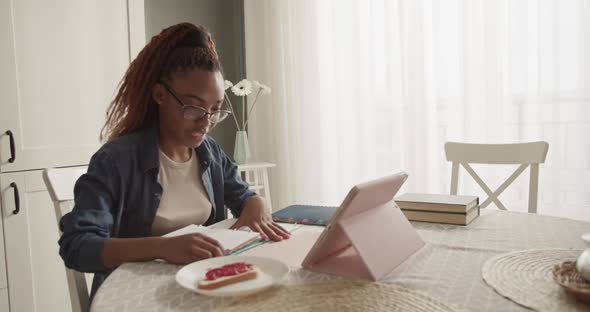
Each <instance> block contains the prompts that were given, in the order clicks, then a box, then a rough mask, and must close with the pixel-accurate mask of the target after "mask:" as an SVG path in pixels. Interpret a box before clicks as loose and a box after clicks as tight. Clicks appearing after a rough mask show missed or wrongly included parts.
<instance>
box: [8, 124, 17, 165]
mask: <svg viewBox="0 0 590 312" xmlns="http://www.w3.org/2000/svg"><path fill="white" fill-rule="evenodd" d="M6 134H7V135H8V137H9V138H10V158H8V162H9V163H13V162H14V161H15V160H16V148H15V147H14V134H12V131H10V130H8V131H6Z"/></svg>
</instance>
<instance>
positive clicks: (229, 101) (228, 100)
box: [224, 93, 240, 131]
mask: <svg viewBox="0 0 590 312" xmlns="http://www.w3.org/2000/svg"><path fill="white" fill-rule="evenodd" d="M224 95H225V99H226V100H227V103H228V104H229V110H230V111H231V115H232V116H233V117H234V121H235V122H236V128H238V131H239V130H240V124H239V123H238V118H237V117H236V112H235V110H234V107H233V105H232V104H231V100H230V99H229V95H227V93H224Z"/></svg>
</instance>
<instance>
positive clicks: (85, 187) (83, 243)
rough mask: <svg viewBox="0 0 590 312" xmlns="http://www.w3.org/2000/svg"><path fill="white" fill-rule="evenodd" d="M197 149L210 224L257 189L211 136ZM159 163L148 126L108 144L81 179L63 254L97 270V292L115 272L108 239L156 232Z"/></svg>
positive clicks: (63, 223) (64, 227)
mask: <svg viewBox="0 0 590 312" xmlns="http://www.w3.org/2000/svg"><path fill="white" fill-rule="evenodd" d="M195 151H196V154H197V156H198V158H199V161H200V164H201V168H202V180H203V185H204V187H205V190H206V191H207V194H208V196H209V200H210V202H211V204H212V211H211V215H210V216H209V219H208V220H207V222H206V223H205V225H208V224H212V223H215V222H219V221H221V220H224V219H226V218H227V215H226V210H225V206H227V207H228V208H229V209H230V210H231V212H232V214H233V215H234V216H236V217H238V216H240V214H241V212H242V209H243V207H244V204H245V202H246V199H247V198H248V197H250V196H253V195H255V193H254V192H252V191H251V190H249V189H248V184H247V183H246V182H244V181H243V180H242V179H241V178H240V175H239V174H238V172H237V167H236V165H235V164H234V163H233V162H232V161H231V160H230V159H229V158H228V156H227V155H226V154H225V153H224V152H223V151H222V150H221V147H220V146H219V145H218V144H217V143H216V142H215V141H214V140H213V139H212V138H210V137H206V139H205V140H204V142H203V143H202V144H201V145H200V146H199V147H197V148H196V149H195ZM159 164H160V160H159V133H158V128H147V129H143V130H139V131H137V132H134V133H131V134H128V135H124V136H122V137H120V138H117V139H115V140H113V141H111V142H108V143H106V144H105V145H103V146H102V147H101V148H100V149H99V150H98V151H97V152H96V153H95V154H94V155H93V156H92V159H91V160H90V164H89V165H88V172H87V173H86V174H84V175H82V176H81V177H80V178H79V179H78V181H77V182H76V185H75V187H74V200H75V205H74V208H73V210H72V211H71V212H70V213H68V214H66V215H64V216H63V217H62V218H61V220H60V230H61V231H62V232H63V234H62V236H61V238H60V239H59V246H60V249H59V254H60V255H61V257H62V258H63V260H64V262H65V265H66V266H67V267H68V268H71V269H74V270H77V271H81V272H92V273H95V275H94V281H93V283H92V292H91V294H92V296H93V295H94V293H95V291H96V290H97V289H98V287H99V286H100V284H101V283H102V281H103V280H104V278H106V276H107V275H108V274H109V273H110V271H111V270H109V269H108V268H106V267H105V266H104V265H103V264H102V261H101V253H102V249H103V247H104V244H105V242H106V241H107V240H109V239H110V238H111V237H118V238H132V237H147V236H151V227H152V223H153V222H154V218H155V215H156V210H157V209H158V206H159V201H160V198H161V196H162V191H163V190H162V186H161V185H160V183H159ZM195 174H199V173H198V172H195ZM195 191H196V190H195Z"/></svg>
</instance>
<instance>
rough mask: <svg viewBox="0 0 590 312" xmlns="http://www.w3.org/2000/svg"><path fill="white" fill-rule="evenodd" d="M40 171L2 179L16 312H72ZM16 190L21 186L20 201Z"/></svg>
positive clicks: (11, 291)
mask: <svg viewBox="0 0 590 312" xmlns="http://www.w3.org/2000/svg"><path fill="white" fill-rule="evenodd" d="M41 172H42V171H41V170H36V171H27V172H11V173H2V174H0V187H1V190H2V217H3V219H4V234H5V236H6V238H7V239H6V240H5V244H6V246H5V249H6V265H7V267H8V272H7V273H8V285H9V287H10V288H9V298H10V307H11V310H12V311H69V310H71V304H70V299H69V292H68V287H67V281H66V275H65V268H64V265H63V261H62V260H61V258H60V256H59V246H58V244H57V240H58V238H59V234H58V233H59V231H58V227H57V222H56V218H55V212H54V209H53V204H52V202H51V198H49V193H47V191H46V188H45V185H44V183H43V178H42V176H41ZM12 183H14V184H12ZM11 185H15V186H16V187H18V199H17V197H16V193H15V191H14V190H15V188H14V187H11ZM17 202H18V203H19V207H18V209H17V205H16V204H17Z"/></svg>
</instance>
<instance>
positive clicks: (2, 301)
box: [0, 288, 10, 312]
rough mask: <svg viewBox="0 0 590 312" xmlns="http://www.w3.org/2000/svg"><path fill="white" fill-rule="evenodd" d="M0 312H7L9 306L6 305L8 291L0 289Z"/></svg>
mask: <svg viewBox="0 0 590 312" xmlns="http://www.w3.org/2000/svg"><path fill="white" fill-rule="evenodd" d="M0 311H2V312H9V311H10V306H9V304H8V289H6V288H4V289H0Z"/></svg>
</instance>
